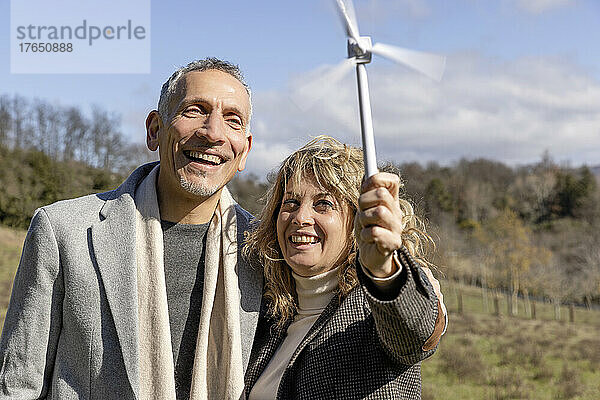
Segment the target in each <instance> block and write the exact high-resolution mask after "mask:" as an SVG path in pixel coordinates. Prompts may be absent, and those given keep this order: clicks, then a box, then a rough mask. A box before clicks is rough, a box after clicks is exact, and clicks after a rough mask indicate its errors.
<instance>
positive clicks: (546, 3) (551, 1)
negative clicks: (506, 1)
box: [516, 0, 575, 14]
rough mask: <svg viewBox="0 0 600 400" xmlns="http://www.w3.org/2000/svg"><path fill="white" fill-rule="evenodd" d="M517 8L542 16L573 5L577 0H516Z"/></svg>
mask: <svg viewBox="0 0 600 400" xmlns="http://www.w3.org/2000/svg"><path fill="white" fill-rule="evenodd" d="M516 1H517V6H518V7H519V8H520V9H522V10H524V11H526V12H528V13H531V14H541V13H543V12H545V11H548V10H553V9H556V8H560V7H564V6H568V5H572V4H574V3H575V0H516Z"/></svg>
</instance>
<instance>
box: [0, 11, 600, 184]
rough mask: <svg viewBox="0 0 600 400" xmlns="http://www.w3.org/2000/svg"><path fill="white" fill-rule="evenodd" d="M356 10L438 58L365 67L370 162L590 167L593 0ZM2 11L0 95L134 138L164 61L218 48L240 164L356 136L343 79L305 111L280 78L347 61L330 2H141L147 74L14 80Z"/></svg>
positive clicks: (352, 93)
mask: <svg viewBox="0 0 600 400" xmlns="http://www.w3.org/2000/svg"><path fill="white" fill-rule="evenodd" d="M22 1H27V0H22ZM97 3H98V7H102V2H101V1H99V0H98V1H97ZM47 4H49V5H50V4H52V6H53V7H57V6H56V2H55V3H50V2H48V3H47ZM355 6H356V9H357V14H358V20H359V27H360V30H361V33H362V34H363V35H366V34H368V35H371V36H372V37H373V39H374V40H375V41H378V42H385V43H388V44H394V45H398V46H403V47H408V48H412V49H419V50H426V51H432V52H437V53H440V54H444V55H446V56H447V73H446V75H445V77H444V79H443V80H442V82H441V83H439V84H437V83H434V82H431V81H429V80H427V79H426V78H422V77H420V76H419V75H417V74H416V73H414V72H412V71H409V70H407V69H405V68H403V67H400V66H396V65H394V64H392V63H391V62H389V61H387V60H381V59H374V61H373V62H372V63H371V65H369V67H368V70H369V79H370V83H371V89H372V103H373V115H374V126H375V135H376V145H377V148H378V155H379V157H380V159H382V160H394V161H422V162H427V161H431V160H437V161H439V162H442V163H450V162H452V161H455V160H458V159H459V158H461V157H469V158H474V157H479V156H481V157H488V158H494V159H498V160H500V161H504V162H507V163H510V164H512V165H516V164H522V163H527V162H532V161H535V160H537V159H539V157H540V155H541V154H542V152H543V151H544V150H546V149H547V150H549V151H550V153H551V154H552V155H553V156H554V157H555V159H557V160H558V161H562V162H567V161H568V162H570V163H571V164H573V165H579V164H581V163H588V164H591V165H596V164H599V163H600V161H599V160H600V51H599V50H600V49H599V47H598V44H597V39H598V38H599V37H600V23H599V22H598V21H599V19H600V3H599V2H597V1H594V0H495V1H487V0H486V1H483V0H482V1H476V0H454V1H452V2H448V1H442V0H439V1H438V0H355ZM61 12H64V13H68V12H69V10H61ZM0 15H2V17H1V18H4V19H5V21H4V24H3V28H1V29H0V53H1V54H2V58H1V59H2V60H3V61H4V62H2V63H0V88H1V89H0V93H19V94H21V95H23V96H26V97H28V98H34V97H38V98H43V99H45V100H49V101H52V102H55V103H59V104H63V105H79V106H81V107H82V108H84V109H86V108H88V107H89V106H91V105H92V104H98V105H101V106H102V107H104V108H106V109H108V110H113V111H116V112H119V113H121V115H122V120H123V131H124V133H125V134H126V135H127V137H128V138H130V140H131V141H136V142H141V141H143V139H144V135H145V133H144V119H145V115H146V114H147V112H148V111H150V110H151V109H152V108H154V107H155V105H156V102H157V100H158V94H159V90H160V86H161V84H162V82H163V81H164V80H166V78H167V77H168V76H169V75H170V74H171V72H172V71H173V70H174V68H176V67H177V66H180V65H183V64H185V63H187V62H188V61H190V60H192V59H195V58H203V57H205V56H217V57H220V58H224V59H227V60H230V61H233V62H235V63H238V64H240V66H241V67H242V69H243V70H244V72H245V74H246V76H247V78H248V81H249V83H250V84H251V86H252V88H253V91H254V103H255V104H254V108H255V114H254V115H255V117H254V120H253V125H252V128H253V132H254V138H255V139H254V140H255V142H254V143H255V147H254V149H253V151H252V153H251V156H250V160H249V164H248V169H249V170H250V171H251V172H255V173H257V174H259V175H263V174H264V173H265V172H266V170H267V169H269V168H271V167H273V166H275V165H276V164H277V163H278V162H279V161H281V159H282V157H284V156H285V155H286V154H288V153H289V152H290V151H291V150H292V149H294V148H296V147H298V146H299V145H301V144H303V143H304V142H305V141H306V140H307V139H308V138H309V136H310V135H316V134H320V133H328V134H331V135H333V136H336V137H338V138H340V139H341V140H344V141H346V142H348V143H354V144H358V143H359V125H358V111H357V108H356V107H357V105H356V103H357V101H356V83H355V82H354V79H353V75H352V74H351V75H350V76H349V77H348V78H347V79H346V80H344V81H342V82H340V83H339V86H336V87H335V88H331V92H330V93H329V94H328V95H327V96H325V97H324V98H323V99H320V100H319V101H318V102H317V104H316V105H314V106H313V107H311V108H310V109H308V110H301V109H300V108H298V107H297V106H296V105H295V104H294V102H293V101H290V95H289V88H290V87H291V86H293V85H294V84H295V83H298V82H305V81H307V80H308V79H309V77H310V76H314V74H315V71H324V70H326V68H327V67H326V66H327V65H334V64H336V63H337V62H339V61H340V60H341V59H343V58H344V57H345V52H346V50H345V47H346V45H345V38H344V34H343V31H342V29H341V26H340V23H339V21H338V19H337V15H336V14H335V13H334V9H333V6H332V3H331V2H330V1H329V0H305V1H294V2H292V1H274V0H268V1H243V0H232V1H229V2H225V3H222V4H219V3H217V2H203V1H198V0H197V1H184V0H179V1H178V0H175V1H169V2H165V1H151V27H150V28H151V65H150V67H151V73H149V74H11V73H10V62H9V53H10V51H9V50H10V40H9V38H10V21H9V16H10V2H9V1H7V0H3V1H1V2H0ZM107 56H110V55H107ZM115 62H118V60H115ZM311 74H312V75H311ZM295 101H296V102H297V101H298V99H295Z"/></svg>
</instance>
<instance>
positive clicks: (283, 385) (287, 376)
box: [277, 295, 340, 399]
mask: <svg viewBox="0 0 600 400" xmlns="http://www.w3.org/2000/svg"><path fill="white" fill-rule="evenodd" d="M339 304H340V301H339V298H338V296H337V295H335V296H333V298H332V299H331V301H330V302H329V304H328V305H327V307H325V309H324V310H323V312H322V313H321V315H319V318H317V320H316V321H315V323H314V324H313V326H311V327H310V329H309V330H308V332H307V333H306V335H305V336H304V339H302V341H301V342H300V344H299V345H298V347H297V348H296V350H295V351H294V354H293V355H292V358H291V359H290V362H289V364H288V366H287V368H286V369H285V372H284V373H283V376H282V377H281V381H279V389H278V390H277V398H278V399H281V398H283V397H282V395H283V393H290V390H291V388H290V386H291V385H292V384H293V382H292V379H291V377H292V376H293V371H294V368H295V365H294V364H295V362H296V360H297V359H298V357H299V356H300V354H301V353H302V351H303V350H304V348H305V347H306V346H307V345H308V344H309V343H310V342H311V341H312V340H313V339H314V338H315V337H317V335H318V334H319V332H320V331H321V330H322V329H323V327H324V326H325V324H327V322H328V321H329V320H330V319H331V317H332V316H333V314H334V313H335V311H336V310H337V309H338V306H339Z"/></svg>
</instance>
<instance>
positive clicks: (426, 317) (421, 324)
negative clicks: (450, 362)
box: [356, 247, 444, 365]
mask: <svg viewBox="0 0 600 400" xmlns="http://www.w3.org/2000/svg"><path fill="white" fill-rule="evenodd" d="M398 258H399V259H400V262H401V264H402V272H401V274H400V276H399V277H398V281H397V287H396V290H395V291H394V294H393V296H391V297H386V296H382V295H381V293H380V292H379V291H378V289H377V287H376V286H375V284H374V283H373V282H372V281H371V280H370V279H369V278H368V277H367V276H366V275H365V274H364V272H363V271H362V268H361V267H360V265H357V268H356V270H357V274H358V278H359V281H360V282H361V286H362V290H363V291H364V294H365V297H366V300H367V302H368V305H369V308H370V309H371V312H372V313H373V318H374V321H375V326H376V330H377V335H378V337H379V340H380V344H381V346H382V347H383V349H384V351H385V352H386V353H387V354H388V356H389V357H391V358H392V359H393V360H395V361H396V362H398V363H401V364H405V365H412V364H416V363H418V362H419V361H422V360H423V359H425V358H427V357H429V356H431V355H432V354H433V353H434V352H435V350H436V348H437V340H436V341H435V343H434V345H433V346H432V345H430V343H431V338H432V337H436V333H435V332H434V330H435V329H436V321H438V324H437V326H439V327H440V328H441V329H443V321H444V319H443V318H444V316H443V313H442V312H441V308H440V307H439V302H438V298H437V296H436V295H435V291H434V289H433V286H432V285H431V283H430V282H429V280H428V279H427V276H426V275H425V272H423V271H422V269H421V267H420V266H419V264H418V263H417V262H416V261H415V260H414V259H413V258H412V256H411V255H410V254H409V252H408V250H407V249H406V248H404V247H403V248H401V249H399V250H398ZM357 260H358V257H357ZM357 263H358V261H357ZM438 314H439V318H438ZM440 321H441V324H440ZM441 329H440V330H441ZM440 334H441V333H440ZM437 338H438V339H439V336H437Z"/></svg>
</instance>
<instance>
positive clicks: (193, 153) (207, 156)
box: [188, 151, 221, 164]
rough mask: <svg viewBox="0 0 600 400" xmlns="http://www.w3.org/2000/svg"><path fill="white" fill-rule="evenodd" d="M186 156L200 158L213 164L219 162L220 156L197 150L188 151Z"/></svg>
mask: <svg viewBox="0 0 600 400" xmlns="http://www.w3.org/2000/svg"><path fill="white" fill-rule="evenodd" d="M188 156H189V157H191V158H197V159H200V160H204V161H208V162H210V163H213V164H221V158H220V157H218V156H214V155H212V154H206V153H200V152H199V151H190V152H188Z"/></svg>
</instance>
